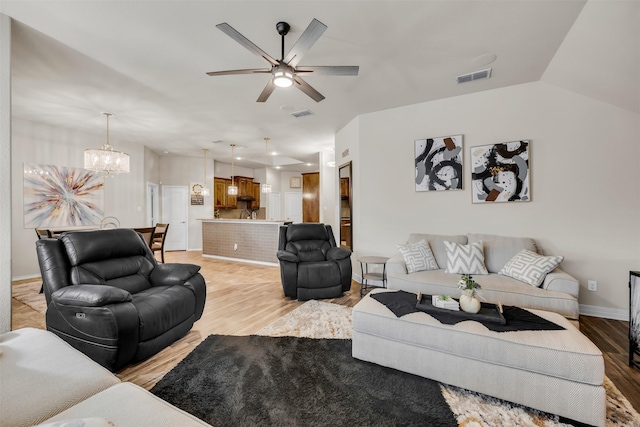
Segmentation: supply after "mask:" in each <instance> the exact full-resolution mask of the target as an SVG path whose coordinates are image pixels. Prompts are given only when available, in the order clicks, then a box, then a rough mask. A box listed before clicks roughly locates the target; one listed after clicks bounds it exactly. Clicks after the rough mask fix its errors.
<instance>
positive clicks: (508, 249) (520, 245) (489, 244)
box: [467, 234, 539, 273]
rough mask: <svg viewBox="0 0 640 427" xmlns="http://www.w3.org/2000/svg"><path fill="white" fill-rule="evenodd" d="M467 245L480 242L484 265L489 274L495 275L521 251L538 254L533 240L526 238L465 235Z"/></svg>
mask: <svg viewBox="0 0 640 427" xmlns="http://www.w3.org/2000/svg"><path fill="white" fill-rule="evenodd" d="M467 238H468V239H469V243H472V242H482V243H483V249H484V264H485V265H486V267H487V270H488V271H489V273H497V272H499V271H500V269H501V268H502V267H504V266H505V264H506V263H507V262H509V260H510V259H511V258H513V257H514V256H515V255H516V254H517V253H518V252H520V251H521V250H523V249H527V250H529V251H531V252H536V253H538V252H539V251H538V247H537V246H536V242H535V241H534V240H533V239H530V238H528V237H504V236H497V235H495V234H467Z"/></svg>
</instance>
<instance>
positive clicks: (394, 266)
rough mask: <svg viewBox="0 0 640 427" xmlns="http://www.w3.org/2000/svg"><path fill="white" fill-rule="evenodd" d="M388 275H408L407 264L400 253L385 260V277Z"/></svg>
mask: <svg viewBox="0 0 640 427" xmlns="http://www.w3.org/2000/svg"><path fill="white" fill-rule="evenodd" d="M389 274H408V273H407V264H405V262H404V257H403V256H402V254H401V253H397V254H395V255H394V256H392V257H391V258H389V259H388V260H387V275H389Z"/></svg>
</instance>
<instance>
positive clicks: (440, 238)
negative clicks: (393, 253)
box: [407, 233, 467, 268]
mask: <svg viewBox="0 0 640 427" xmlns="http://www.w3.org/2000/svg"><path fill="white" fill-rule="evenodd" d="M420 240H424V241H426V242H427V243H428V244H429V247H430V248H431V252H432V253H433V257H434V258H435V259H436V263H437V264H438V266H439V267H440V268H445V267H446V265H447V249H446V248H445V247H444V242H455V243H461V244H466V243H467V236H463V235H452V236H445V235H439V234H421V233H411V234H409V239H408V240H407V243H408V244H412V243H418V242H419V241H420Z"/></svg>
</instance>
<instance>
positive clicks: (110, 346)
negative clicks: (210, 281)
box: [36, 229, 206, 372]
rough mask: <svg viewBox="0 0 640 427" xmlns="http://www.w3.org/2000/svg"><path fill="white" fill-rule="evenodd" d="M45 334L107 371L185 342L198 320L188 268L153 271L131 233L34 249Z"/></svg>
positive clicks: (196, 284)
mask: <svg viewBox="0 0 640 427" xmlns="http://www.w3.org/2000/svg"><path fill="white" fill-rule="evenodd" d="M36 249H37V253H38V262H39V264H40V272H41V274H42V280H43V284H44V293H45V297H46V300H47V313H46V324H47V329H48V330H49V331H51V332H53V333H55V334H56V335H58V336H59V337H61V338H62V339H64V340H65V341H67V342H68V343H69V344H71V345H72V346H73V347H75V348H76V349H78V350H79V351H81V352H83V353H84V354H86V355H87V356H89V357H90V358H92V359H93V360H95V361H96V362H98V363H100V364H101V365H103V366H104V367H106V368H108V369H110V370H111V371H114V372H115V371H117V370H119V369H120V368H122V367H124V366H125V365H127V364H129V363H132V362H138V361H141V360H144V359H146V358H148V357H150V356H152V355H154V354H156V353H157V352H159V351H160V350H162V349H163V348H165V347H166V346H168V345H169V344H171V343H173V342H174V341H176V340H177V339H179V338H182V337H183V336H184V335H186V334H187V333H188V332H189V330H190V329H191V328H192V326H193V324H194V322H195V321H196V320H198V319H199V318H200V317H201V316H202V312H203V310H204V304H205V299H206V285H205V281H204V278H203V277H202V275H201V274H200V273H198V271H199V270H200V267H199V266H197V265H193V264H158V263H157V262H156V260H155V258H154V257H153V253H152V252H151V250H150V249H149V245H147V244H146V243H145V242H144V240H143V238H142V237H141V236H140V235H139V234H138V233H136V232H135V231H133V230H131V229H115V230H96V231H85V232H68V233H63V234H62V235H61V236H60V237H59V238H57V239H42V240H38V241H37V242H36Z"/></svg>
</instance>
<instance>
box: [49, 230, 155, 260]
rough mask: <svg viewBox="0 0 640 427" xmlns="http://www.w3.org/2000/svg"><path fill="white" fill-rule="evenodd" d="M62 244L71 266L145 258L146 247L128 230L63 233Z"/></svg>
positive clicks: (134, 233) (136, 234)
mask: <svg viewBox="0 0 640 427" xmlns="http://www.w3.org/2000/svg"><path fill="white" fill-rule="evenodd" d="M60 240H62V242H63V243H64V246H65V249H66V251H67V255H68V256H69V261H70V262H71V265H72V266H77V265H80V264H85V263H88V262H96V261H101V260H105V259H112V258H126V257H131V256H135V255H141V256H145V255H146V254H147V250H148V247H147V246H146V245H145V243H144V241H143V240H142V239H141V238H140V236H139V235H138V233H136V232H135V231H134V230H132V229H129V228H117V229H111V230H95V231H79V232H68V233H63V234H62V236H61V237H60Z"/></svg>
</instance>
